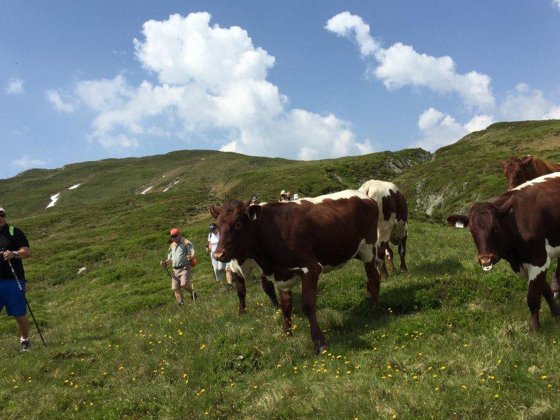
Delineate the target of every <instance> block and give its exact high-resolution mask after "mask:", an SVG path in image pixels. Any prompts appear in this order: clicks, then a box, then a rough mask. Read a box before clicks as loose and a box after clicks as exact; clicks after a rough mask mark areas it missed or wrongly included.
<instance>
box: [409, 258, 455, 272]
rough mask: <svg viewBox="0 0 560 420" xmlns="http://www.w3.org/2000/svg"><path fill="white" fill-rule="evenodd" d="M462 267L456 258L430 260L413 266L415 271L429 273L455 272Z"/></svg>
mask: <svg viewBox="0 0 560 420" xmlns="http://www.w3.org/2000/svg"><path fill="white" fill-rule="evenodd" d="M462 269H463V265H462V264H461V262H460V261H459V260H458V259H456V258H445V259H442V260H441V261H430V262H426V263H423V264H420V265H417V266H416V267H415V268H414V272H415V273H418V274H420V273H423V274H429V275H443V274H455V273H456V272H458V271H459V270H462Z"/></svg>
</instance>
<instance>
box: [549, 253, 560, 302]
mask: <svg viewBox="0 0 560 420" xmlns="http://www.w3.org/2000/svg"><path fill="white" fill-rule="evenodd" d="M550 287H551V288H552V293H554V297H555V298H556V299H558V297H560V258H558V263H557V265H556V271H555V272H554V276H552V282H551V283H550Z"/></svg>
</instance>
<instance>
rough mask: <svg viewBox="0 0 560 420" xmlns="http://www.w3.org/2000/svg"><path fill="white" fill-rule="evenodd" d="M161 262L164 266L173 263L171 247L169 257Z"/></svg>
mask: <svg viewBox="0 0 560 420" xmlns="http://www.w3.org/2000/svg"><path fill="white" fill-rule="evenodd" d="M160 264H161V266H162V267H166V266H168V265H169V264H171V248H169V251H168V252H167V259H165V260H161V261H160Z"/></svg>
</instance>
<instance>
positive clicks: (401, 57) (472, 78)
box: [325, 12, 495, 110]
mask: <svg viewBox="0 0 560 420" xmlns="http://www.w3.org/2000/svg"><path fill="white" fill-rule="evenodd" d="M325 29H327V30H328V31H330V32H333V33H335V34H336V35H338V36H341V37H345V38H351V39H354V41H355V42H356V43H357V44H358V46H359V48H360V54H361V55H362V57H364V58H366V57H370V56H371V57H373V58H374V59H375V61H376V62H377V65H376V66H374V68H373V69H372V70H371V71H372V74H373V75H374V76H375V77H376V78H377V79H379V80H380V81H381V82H382V83H383V84H384V85H385V87H386V88H387V89H389V90H391V89H399V88H402V87H405V86H411V87H420V88H422V87H423V88H427V89H430V90H433V91H435V92H438V93H442V94H445V93H456V94H457V95H459V96H460V97H461V99H462V100H463V102H464V103H465V105H467V106H468V107H470V108H475V109H479V110H489V109H491V108H492V107H493V106H494V103H495V99H494V95H493V93H492V89H491V86H490V83H491V79H490V77H489V76H487V75H485V74H482V73H478V72H476V71H471V72H469V73H466V74H461V73H458V72H457V70H456V66H455V62H454V61H453V59H452V58H451V57H449V56H443V57H433V56H430V55H427V54H420V53H418V52H416V51H415V50H414V48H413V47H411V46H410V45H405V44H402V43H400V42H397V43H395V44H393V45H392V46H390V47H389V48H386V49H385V48H382V47H381V45H380V44H379V43H378V42H377V41H376V40H375V39H374V38H373V37H372V36H371V34H370V30H369V25H367V24H366V23H365V22H364V21H363V20H362V18H361V17H359V16H356V15H352V14H350V13H349V12H342V13H339V14H338V15H336V16H334V17H332V18H331V19H329V20H328V21H327V24H326V25H325Z"/></svg>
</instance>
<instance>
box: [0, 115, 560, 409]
mask: <svg viewBox="0 0 560 420" xmlns="http://www.w3.org/2000/svg"><path fill="white" fill-rule="evenodd" d="M527 124H528V125H529V128H527V131H526V133H525V134H524V135H523V136H524V138H525V140H523V141H522V140H519V139H520V138H521V137H520V136H521V135H520V134H519V133H518V131H517V130H516V127H517V126H516V127H514V128H513V129H510V130H509V132H510V136H511V137H512V138H513V139H515V140H512V142H511V144H518V143H516V142H517V141H518V140H519V144H521V143H523V144H528V143H527V142H528V140H527V139H528V138H533V139H534V143H533V144H535V145H536V144H540V147H541V149H539V154H538V155H539V156H543V155H544V157H554V153H557V152H556V151H555V150H552V149H550V150H548V149H546V148H547V147H549V146H548V144H549V142H551V141H555V140H554V139H556V137H555V136H557V134H554V130H552V129H551V128H550V127H549V124H550V125H555V124H556V128H557V129H558V127H559V126H558V123H557V122H550V123H549V122H543V123H538V124H537V123H535V124H536V125H534V127H533V128H530V125H531V124H532V123H527ZM493 127H494V126H493ZM499 127H500V125H498V128H499ZM520 127H521V128H523V129H525V128H526V126H524V125H521V126H520ZM495 129H496V128H495V127H494V128H492V127H491V128H490V129H489V130H487V132H481V133H475V134H473V135H472V136H471V137H468V138H466V139H464V140H462V141H461V142H459V143H458V144H456V145H453V146H450V147H449V148H446V149H443V150H440V151H438V152H437V153H436V158H435V160H434V161H429V162H427V161H426V159H428V158H430V155H429V154H427V153H426V152H424V151H421V150H406V151H402V152H397V153H388V152H387V153H380V154H372V155H368V156H362V157H352V158H341V159H334V160H324V161H316V162H294V161H287V160H282V159H266V158H254V157H248V156H242V155H237V154H226V153H219V152H209V151H182V152H175V153H170V154H168V155H164V156H154V157H147V158H140V159H125V160H107V161H101V162H88V163H82V164H76V165H69V166H67V167H65V168H64V169H60V170H52V171H37V170H33V171H28V172H26V173H23V174H21V175H19V176H17V177H15V178H11V179H8V180H2V181H0V203H1V204H2V205H3V206H5V207H6V208H7V210H8V215H9V217H8V221H9V222H13V224H15V225H16V226H19V227H21V228H22V229H23V230H24V231H25V232H26V233H27V235H28V236H29V238H30V241H31V245H32V248H33V251H34V256H33V258H31V259H29V260H27V261H26V268H27V275H28V279H29V293H28V298H29V300H30V303H31V305H32V308H33V311H34V313H35V315H36V317H37V318H38V321H39V323H40V325H41V327H42V328H43V331H44V335H45V338H46V340H47V343H48V347H47V348H42V347H41V344H40V340H39V339H38V336H37V334H36V333H35V331H34V330H32V338H33V340H34V347H33V351H32V352H31V353H28V354H20V353H19V351H18V350H19V348H18V342H17V331H16V327H15V322H14V321H13V320H11V319H9V318H8V317H6V316H5V315H3V316H1V317H0V352H2V354H3V355H4V357H3V358H2V359H1V360H0V373H1V376H0V385H1V386H0V413H2V418H19V417H22V416H25V417H30V418H72V417H77V416H80V417H82V418H144V417H148V418H189V419H191V418H193V419H198V418H236V419H254V418H258V419H261V418H262V419H270V418H285V419H292V418H314V419H315V418H324V419H331V418H350V419H352V418H359V419H366V418H412V417H421V418H451V417H452V418H459V417H465V418H511V417H520V418H556V417H558V416H560V402H559V401H560V400H559V397H560V366H559V365H558V360H559V345H558V342H559V341H560V327H559V325H558V324H557V323H556V322H555V321H554V320H553V319H552V317H551V316H550V314H549V312H548V309H547V307H546V305H545V304H544V303H543V310H542V315H541V320H542V323H543V331H542V332H540V333H531V332H529V330H528V322H527V321H528V318H529V315H528V310H527V308H526V304H525V294H526V283H525V282H524V281H522V280H519V279H518V278H517V277H515V276H514V275H513V273H512V272H511V270H510V269H509V268H508V267H507V265H506V264H505V263H503V262H502V263H500V264H498V265H497V266H496V267H495V268H494V269H493V270H492V271H491V272H489V273H483V272H482V270H480V268H479V267H478V266H477V264H476V261H475V258H474V255H475V249H474V246H473V244H472V239H471V238H470V235H469V233H468V232H466V231H459V230H453V229H451V228H447V227H445V226H443V225H440V224H435V223H428V222H425V221H421V220H418V219H416V220H412V221H411V226H410V239H409V252H408V265H409V269H410V271H409V273H397V274H396V275H393V276H392V277H390V278H389V279H388V280H387V281H384V282H383V284H382V286H381V295H380V305H381V311H380V313H379V314H376V315H372V314H370V313H369V310H368V299H367V296H366V291H365V274H364V270H363V267H362V266H361V264H360V263H358V262H352V263H350V264H348V265H347V266H346V267H345V268H344V269H342V270H339V271H335V272H332V273H329V274H328V275H325V276H323V277H322V279H321V280H320V290H319V300H318V305H319V308H318V318H319V323H320V325H321V327H322V328H323V329H324V330H325V335H326V337H327V340H328V342H329V344H330V349H329V353H327V354H325V355H322V356H319V357H315V356H314V355H313V349H312V344H311V340H310V335H309V327H308V323H307V320H306V319H305V317H304V316H303V314H302V312H301V309H300V307H299V302H300V291H299V289H296V291H295V293H294V301H295V302H294V324H295V326H294V335H293V337H290V338H288V337H284V336H283V335H282V334H281V315H280V314H279V313H278V312H275V311H273V310H272V308H270V306H269V304H268V300H267V298H266V296H265V295H264V293H263V292H262V291H261V290H260V285H259V284H258V283H255V282H254V281H253V280H252V279H250V280H248V282H247V283H248V296H247V304H248V313H247V314H246V315H243V316H239V315H238V314H237V296H236V294H235V293H234V292H231V291H226V290H225V288H224V286H223V285H220V284H216V283H215V281H214V279H213V275H212V273H211V267H210V262H209V259H208V257H207V256H205V255H204V254H203V252H202V250H203V248H204V245H205V239H206V235H207V226H208V223H209V222H210V216H209V214H208V213H207V210H206V209H207V204H208V203H210V202H214V201H221V200H222V199H224V198H226V197H248V196H250V195H252V194H257V195H259V196H260V197H261V198H262V199H263V200H269V199H274V198H276V196H277V194H278V192H279V191H280V189H282V188H284V189H290V190H291V191H292V192H298V193H300V194H304V195H317V194H320V193H323V192H329V191H337V190H340V189H343V188H347V187H353V188H355V187H356V186H358V185H359V184H360V183H361V182H363V181H364V180H366V179H370V178H381V179H397V180H400V181H398V182H399V185H400V186H401V188H403V189H408V191H409V194H410V197H413V198H411V199H410V202H411V203H412V202H416V201H415V200H416V197H417V196H416V195H415V193H414V191H416V189H415V188H410V189H409V185H411V186H414V185H416V184H417V183H418V182H419V181H422V182H423V184H422V185H423V186H425V187H424V188H427V186H429V187H430V188H431V189H433V191H438V190H437V188H439V187H438V185H446V182H447V183H449V182H452V181H453V182H454V181H455V179H454V178H456V177H457V175H456V174H458V173H460V172H459V171H462V170H465V168H466V167H467V166H468V165H467V163H466V162H465V161H467V160H469V159H473V161H474V162H479V164H480V166H477V168H478V172H480V168H481V167H482V166H483V163H484V162H486V163H484V165H487V168H488V173H489V175H488V177H489V179H494V178H492V177H495V178H496V179H498V177H499V174H498V172H496V173H493V172H492V169H491V167H492V165H493V163H492V162H493V161H494V160H495V158H496V156H497V154H499V153H496V150H498V149H499V150H500V153H501V154H502V155H503V156H504V157H506V156H508V153H509V152H508V150H509V151H511V147H510V145H508V144H509V143H508V144H506V143H504V144H503V145H501V146H500V145H495V146H492V145H493V143H494V141H495V140H494V139H495V138H499V139H502V140H500V141H504V142H506V139H507V136H506V134H505V132H506V131H507V130H508V129H507V127H502V128H500V130H498V131H499V133H501V134H500V136H498V137H493V136H489V133H492V130H495ZM544 132H546V133H549V134H547V135H545V134H543V133H544ZM485 133H486V134H485ZM532 133H539V134H538V136H537V135H536V134H535V135H534V136H533V134H532ZM550 133H552V134H550ZM485 135H488V136H489V137H486V140H484V139H483V137H484V136H485ZM546 136H548V137H546ZM539 139H540V140H539ZM543 139H545V140H543ZM550 139H552V140H550ZM478 143H480V144H482V146H480V148H487V149H488V151H487V153H486V155H485V154H484V152H478V151H477V150H478V149H477V148H476V147H475V146H474V145H475V144H478ZM535 147H536V146H535ZM460 148H464V152H463V154H462V156H463V157H462V159H461V158H460V156H461V153H459V149H460ZM508 148H509V149H508ZM547 150H548V151H547ZM531 152H532V153H534V154H537V153H536V152H534V151H530V150H529V151H525V149H523V151H522V152H520V154H525V153H531ZM479 153H480V154H479ZM546 153H549V155H546ZM446 156H447V157H446ZM485 156H486V157H485ZM475 157H476V159H474V158H475ZM447 159H450V161H449V162H453V163H449V162H448V160H447ZM477 159H478V160H477ZM438 161H439V164H438V165H434V163H435V162H438ZM453 165H456V167H457V169H456V170H454V169H453V168H454V166H453ZM443 168H446V169H445V170H444V169H443ZM445 171H447V172H445ZM496 171H499V169H497V170H496ZM445 174H447V175H445ZM464 176H465V177H471V176H473V177H475V178H476V179H478V180H479V181H478V182H482V180H484V178H479V177H480V176H481V174H480V173H474V174H473V173H471V172H465V175H464ZM446 177H447V178H446ZM440 179H441V180H440ZM468 179H469V181H468V182H469V183H468V184H467V187H465V191H467V190H468V194H477V193H478V192H476V191H477V189H476V188H475V189H472V190H471V185H473V184H472V183H470V182H471V181H470V178H468ZM473 179H474V178H473ZM177 180H178V181H179V183H177V184H174V185H173V186H172V187H171V188H170V189H169V190H168V191H167V192H165V193H164V192H163V190H164V189H165V188H167V187H168V186H169V185H170V184H173V183H174V182H175V181H177ZM473 182H474V181H473ZM503 182H504V184H503V188H505V181H503ZM77 183H81V184H82V185H81V186H80V187H79V188H77V189H74V190H68V188H69V187H70V186H72V185H75V184H77ZM485 185H486V184H484V186H483V185H482V184H477V188H478V189H483V188H486V187H485ZM150 186H152V187H153V188H152V189H151V190H150V191H149V192H148V193H146V194H144V195H142V194H140V193H141V192H142V191H145V190H146V189H147V188H148V187H150ZM493 188H494V187H493ZM495 188H502V187H498V184H497V181H496V185H495ZM430 191H431V190H430ZM57 192H62V197H61V199H60V201H59V203H58V204H57V205H56V206H55V207H53V208H50V209H45V208H44V207H45V206H46V204H47V203H48V196H49V195H50V194H54V193H57ZM466 194H467V193H465V196H464V197H470V196H468V195H466ZM457 200H459V199H457ZM465 202H466V201H465ZM465 202H461V203H460V202H459V201H457V202H456V203H455V204H456V205H457V206H458V207H460V206H463V205H465ZM445 208H446V207H445ZM172 226H179V227H181V228H182V229H183V230H184V231H185V232H186V234H187V236H188V237H189V239H191V240H192V241H193V242H194V244H195V247H196V249H197V250H198V252H199V257H200V258H199V259H200V264H199V266H197V267H196V269H195V276H194V285H195V288H196V290H197V292H198V294H199V300H198V301H197V302H196V303H193V302H188V304H187V305H185V306H182V307H179V306H177V305H176V304H175V303H174V299H173V296H172V292H171V290H170V280H169V279H168V278H167V275H166V273H165V271H164V270H163V269H162V268H161V267H160V266H159V265H158V262H159V260H160V259H161V258H162V257H163V256H164V255H165V251H166V249H167V238H168V237H167V231H168V229H169V228H170V227H172ZM82 267H86V271H85V273H83V274H77V272H78V270H79V269H80V268H82Z"/></svg>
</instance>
